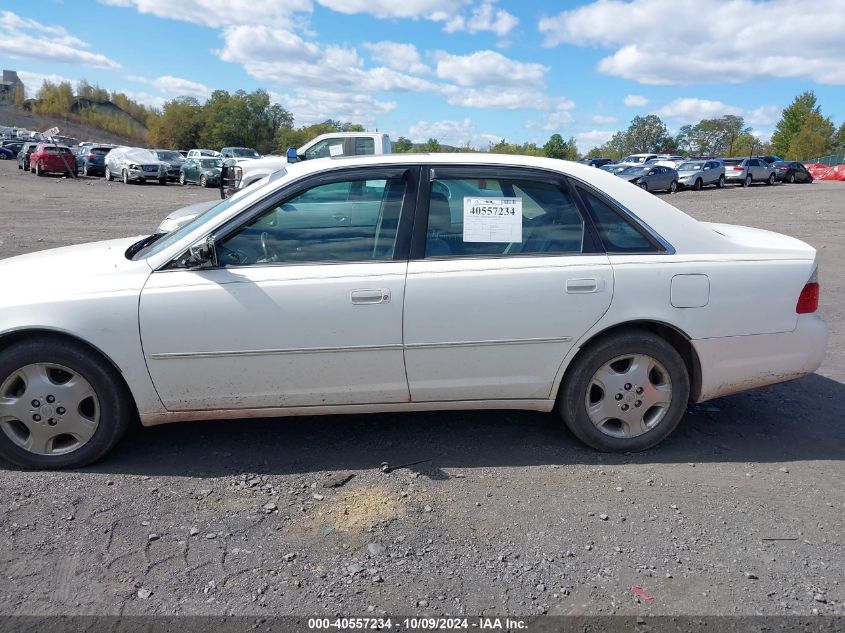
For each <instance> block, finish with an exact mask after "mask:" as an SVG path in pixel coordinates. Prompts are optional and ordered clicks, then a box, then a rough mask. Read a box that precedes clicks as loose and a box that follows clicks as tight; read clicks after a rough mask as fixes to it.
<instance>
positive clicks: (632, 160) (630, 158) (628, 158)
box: [621, 156, 648, 163]
mask: <svg viewBox="0 0 845 633" xmlns="http://www.w3.org/2000/svg"><path fill="white" fill-rule="evenodd" d="M646 158H648V156H626V157H625V158H623V159H622V161H621V162H623V163H644V162H645V160H646Z"/></svg>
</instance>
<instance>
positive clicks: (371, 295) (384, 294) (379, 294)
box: [350, 288, 390, 305]
mask: <svg viewBox="0 0 845 633" xmlns="http://www.w3.org/2000/svg"><path fill="white" fill-rule="evenodd" d="M350 299H351V300H352V303H353V304H355V305H370V304H374V303H389V302H390V290H388V289H387V288H367V289H365V290H353V291H352V293H351V294H350Z"/></svg>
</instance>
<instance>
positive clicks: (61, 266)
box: [0, 236, 151, 306]
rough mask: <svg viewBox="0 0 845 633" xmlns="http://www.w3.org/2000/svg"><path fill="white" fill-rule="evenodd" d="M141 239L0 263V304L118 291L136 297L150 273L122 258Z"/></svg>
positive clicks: (68, 248)
mask: <svg viewBox="0 0 845 633" xmlns="http://www.w3.org/2000/svg"><path fill="white" fill-rule="evenodd" d="M142 237H144V236H136V237H129V238H122V239H119V240H109V241H106V242H93V243H90V244H78V245H76V246H65V247H63V248H54V249H51V250H47V251H40V252H37V253H29V254H27V255H19V256H17V257H10V258H9V259H4V260H0V279H3V286H4V289H3V290H4V291H3V293H0V305H2V306H12V305H26V304H37V303H51V302H55V301H56V300H57V299H79V298H83V297H90V296H95V295H103V294H109V293H121V292H140V291H141V288H142V287H143V285H144V282H145V281H146V279H147V277H148V276H149V274H150V272H151V270H150V267H149V265H148V264H147V262H146V261H143V260H141V261H131V260H129V259H126V255H125V253H126V249H127V248H129V247H130V246H131V245H132V244H134V243H135V242H137V241H138V240H140V239H142Z"/></svg>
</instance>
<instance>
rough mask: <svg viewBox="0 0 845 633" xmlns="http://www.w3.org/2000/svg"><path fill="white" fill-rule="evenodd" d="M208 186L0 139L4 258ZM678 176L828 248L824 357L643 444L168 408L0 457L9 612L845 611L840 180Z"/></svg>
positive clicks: (452, 418)
mask: <svg viewBox="0 0 845 633" xmlns="http://www.w3.org/2000/svg"><path fill="white" fill-rule="evenodd" d="M216 195H217V193H216V191H215V190H201V189H199V188H198V187H188V188H182V187H179V186H178V185H170V186H167V187H160V186H158V185H145V186H138V185H135V186H125V185H123V184H120V183H113V184H109V183H106V182H105V181H104V180H102V179H87V178H82V179H79V180H77V181H73V180H67V179H57V178H36V177H35V176H33V175H30V174H28V173H23V172H21V171H18V170H17V169H16V168H15V164H14V163H12V162H0V201H2V203H0V257H10V256H13V255H17V254H20V253H25V252H30V251H35V250H41V249H45V248H50V247H54V246H59V245H65V244H72V243H78V242H84V241H91V240H99V239H105V238H111V237H118V236H123V235H130V234H133V233H149V232H150V231H151V230H152V229H153V228H154V227H155V226H156V224H157V223H158V221H159V220H160V219H161V218H162V217H163V216H164V215H165V214H166V213H167V212H168V211H170V210H172V209H175V208H178V207H180V206H184V205H186V204H190V203H192V202H196V201H199V200H202V199H211V198H213V197H215V196H216ZM671 201H672V202H673V203H674V204H676V205H677V206H678V207H680V208H681V209H683V210H685V211H687V212H689V213H690V214H691V215H693V216H694V217H696V218H699V219H703V220H712V221H720V222H731V223H739V224H747V225H751V226H758V227H764V228H770V229H773V230H775V231H780V232H784V233H788V234H790V235H794V236H796V237H799V238H801V239H803V240H806V241H807V242H809V243H811V244H813V245H814V246H815V247H817V248H818V249H820V252H821V263H822V268H821V281H822V288H823V290H822V304H823V308H822V311H823V314H824V316H825V317H826V318H827V320H828V323H829V325H830V327H831V333H832V334H831V341H830V346H829V353H828V357H827V360H826V362H825V364H824V366H823V367H822V369H821V370H820V371H819V373H818V374H816V375H813V376H810V377H807V378H805V379H802V380H799V381H796V382H793V383H787V384H784V385H779V386H774V387H771V388H766V389H761V390H758V391H756V392H752V393H748V394H742V395H737V396H732V397H728V398H722V399H719V400H716V401H713V402H710V403H707V404H705V405H702V406H699V407H695V408H694V409H693V410H691V411H690V412H689V414H688V415H687V416H686V418H685V419H684V420H683V422H682V423H681V426H680V427H679V429H678V430H677V431H676V432H675V434H674V435H673V436H672V437H671V438H670V439H669V440H668V441H667V442H665V443H664V444H663V445H662V446H660V447H658V448H657V449H654V450H651V451H648V452H645V453H640V454H637V455H620V456H609V455H602V454H599V453H596V452H593V451H591V450H589V449H586V448H584V447H583V446H582V445H581V444H579V443H578V442H577V441H576V440H575V439H574V438H572V437H571V436H570V435H569V433H568V432H567V431H566V430H565V429H563V428H562V425H561V424H559V423H558V421H557V419H556V418H555V417H554V416H552V415H543V414H535V413H518V412H487V413H420V414H411V415H366V416H363V415H362V416H352V417H331V418H299V419H287V420H279V421H274V420H260V421H259V420H252V421H241V422H208V423H185V424H175V425H167V426H162V427H155V428H150V429H139V430H137V431H134V432H133V433H132V434H130V436H129V437H127V438H126V439H125V440H124V441H123V442H122V443H121V445H120V446H119V447H118V449H117V450H116V451H115V452H113V453H112V454H111V455H110V456H109V457H108V458H107V459H106V460H105V461H104V462H102V463H100V464H98V465H96V466H94V467H91V468H88V469H85V470H82V471H76V472H63V473H45V472H21V471H17V470H14V469H12V468H8V467H5V466H0V488H2V490H3V494H2V496H0V613H2V614H261V615H271V614H272V615H277V614H298V615H306V614H312V613H313V614H345V615H355V614H357V615H366V614H368V613H372V614H376V615H378V614H381V613H382V612H385V611H386V612H389V613H393V614H397V613H402V614H452V615H457V614H467V615H476V614H499V615H504V614H508V615H530V614H538V613H546V612H547V613H551V614H614V613H617V614H804V615H811V614H814V613H820V614H843V613H845V606H843V605H845V486H843V484H842V482H843V475H845V468H843V463H845V427H844V426H843V420H845V384H843V383H845V344H843V343H845V340H843V337H845V322H844V321H843V314H845V266H842V261H843V259H845V213H843V211H845V183H821V182H819V183H814V184H813V185H793V186H786V185H781V186H776V187H766V186H754V187H752V188H750V189H740V188H735V187H731V188H728V189H725V190H705V191H702V192H682V193H679V194H677V195H675V196H672V198H671ZM419 460H427V461H425V462H424V463H421V464H418V465H415V466H411V467H408V468H400V469H397V470H396V471H394V472H391V473H389V474H385V473H382V472H381V471H380V469H379V465H380V464H381V463H382V462H388V463H390V464H403V463H408V462H414V461H419ZM779 539H780V540H779ZM635 585H636V586H638V587H641V588H642V590H643V591H644V592H645V593H647V594H648V595H650V596H651V597H653V599H652V600H646V599H645V598H638V597H636V596H635V595H634V594H633V593H632V590H631V588H632V586H635Z"/></svg>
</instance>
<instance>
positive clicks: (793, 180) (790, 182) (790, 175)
mask: <svg viewBox="0 0 845 633" xmlns="http://www.w3.org/2000/svg"><path fill="white" fill-rule="evenodd" d="M787 180H789V184H790V185H794V184H795V174H789V178H787Z"/></svg>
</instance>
